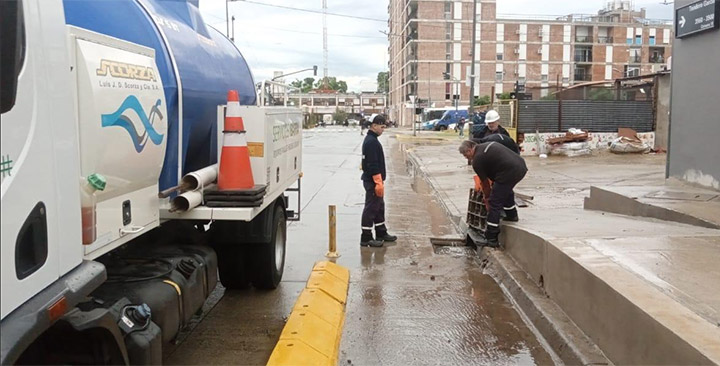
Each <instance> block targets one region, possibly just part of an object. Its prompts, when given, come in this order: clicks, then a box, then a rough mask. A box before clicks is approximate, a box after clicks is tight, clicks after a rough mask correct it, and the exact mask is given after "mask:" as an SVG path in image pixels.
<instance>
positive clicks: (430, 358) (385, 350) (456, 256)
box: [339, 138, 554, 365]
mask: <svg viewBox="0 0 720 366" xmlns="http://www.w3.org/2000/svg"><path fill="white" fill-rule="evenodd" d="M385 143H386V144H388V145H389V146H388V148H386V151H387V159H388V161H387V165H388V170H389V171H388V176H389V178H388V183H387V186H386V192H387V194H386V195H387V199H386V201H387V207H386V210H387V222H388V225H389V227H390V228H391V229H392V230H393V231H394V232H395V234H397V235H398V236H399V237H400V239H399V240H398V242H397V243H396V244H394V245H392V246H390V247H388V248H382V249H362V250H361V258H362V260H361V265H362V267H363V270H362V271H361V272H360V273H353V276H352V281H351V282H352V283H351V287H350V296H349V300H348V306H347V319H346V321H345V332H344V336H343V340H342V345H341V357H340V360H339V363H340V364H358V365H407V364H433V365H437V364H452V365H459V364H463V365H469V364H473V365H478V364H523V365H528V364H552V363H554V362H553V358H551V356H550V355H549V354H548V353H547V352H546V351H545V349H544V348H543V347H542V345H541V343H540V342H539V341H538V340H537V339H536V338H535V336H534V334H533V333H532V332H531V331H530V330H529V329H528V327H527V326H526V325H525V323H523V321H522V319H521V317H520V316H519V314H518V313H517V312H516V310H515V309H514V308H513V306H512V304H511V303H510V302H509V301H508V300H507V299H506V298H505V295H504V294H503V292H502V290H501V288H500V287H499V286H498V285H497V284H496V283H495V282H494V281H493V279H492V278H491V277H489V276H487V275H485V274H483V273H482V270H481V269H480V267H479V266H478V264H477V263H476V262H475V260H474V256H475V253H474V251H472V250H469V249H468V248H462V247H451V246H444V247H435V248H433V246H432V244H431V243H430V240H429V239H430V237H436V236H449V235H454V236H457V233H456V232H455V231H454V230H455V229H454V226H453V225H452V224H451V223H450V222H449V221H448V219H447V215H446V213H445V211H444V210H443V209H442V207H441V206H440V204H439V202H438V201H437V199H436V197H434V196H433V192H432V190H431V188H430V187H429V186H428V184H427V183H426V182H425V180H424V179H423V178H422V177H421V176H420V174H417V172H416V171H414V169H406V167H407V165H406V155H405V148H406V147H405V146H401V145H400V144H399V143H398V142H397V141H395V139H392V138H390V139H388V140H386V141H385Z"/></svg>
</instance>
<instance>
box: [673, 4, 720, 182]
mask: <svg viewBox="0 0 720 366" xmlns="http://www.w3.org/2000/svg"><path fill="white" fill-rule="evenodd" d="M691 2H692V1H691V0H679V1H675V9H677V8H679V7H682V6H685V5H687V4H690V3H691ZM716 21H717V20H716ZM672 53H673V58H672V100H671V114H670V147H669V149H668V176H670V177H677V178H680V179H684V180H686V181H689V182H692V183H697V184H700V185H704V186H708V187H712V188H715V189H720V163H718V156H720V144H718V136H720V102H719V101H720V97H719V96H718V87H719V86H720V72H719V71H718V63H719V62H720V30H717V29H715V30H710V31H706V32H703V33H700V34H695V35H691V36H688V37H685V38H683V39H676V40H675V42H674V44H673V52H672Z"/></svg>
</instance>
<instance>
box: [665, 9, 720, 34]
mask: <svg viewBox="0 0 720 366" xmlns="http://www.w3.org/2000/svg"><path fill="white" fill-rule="evenodd" d="M719 17H720V7H718V4H717V2H716V0H701V1H697V2H694V3H692V4H690V5H686V6H683V7H682V8H677V9H676V10H675V37H676V38H683V37H686V36H689V35H691V34H695V33H700V32H704V31H708V30H712V29H717V28H718V26H720V23H718V18H719Z"/></svg>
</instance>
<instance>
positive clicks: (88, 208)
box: [80, 173, 107, 245]
mask: <svg viewBox="0 0 720 366" xmlns="http://www.w3.org/2000/svg"><path fill="white" fill-rule="evenodd" d="M106 184H107V183H106V181H105V177H103V176H102V175H100V174H97V173H96V174H90V175H89V176H88V177H87V179H86V180H85V181H84V182H82V183H81V186H80V206H81V210H82V211H81V212H82V216H81V217H82V243H83V245H90V244H92V243H94V242H95V240H96V239H97V214H96V212H95V211H96V210H95V208H96V206H97V195H96V194H95V192H97V191H102V190H104V189H105V185H106Z"/></svg>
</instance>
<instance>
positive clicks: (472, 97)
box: [468, 0, 477, 113]
mask: <svg viewBox="0 0 720 366" xmlns="http://www.w3.org/2000/svg"><path fill="white" fill-rule="evenodd" d="M472 17H473V22H472V45H471V46H470V104H469V105H470V110H469V111H468V112H469V113H472V112H473V111H474V110H475V42H476V41H477V40H476V38H475V37H476V29H477V0H473V10H472Z"/></svg>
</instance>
